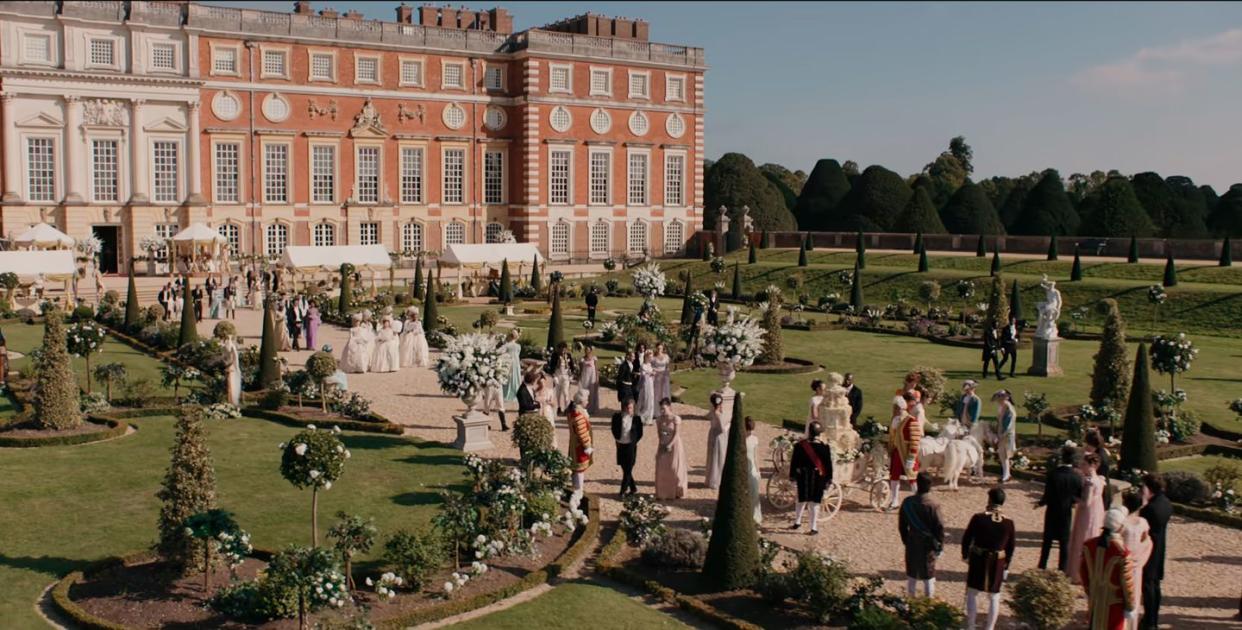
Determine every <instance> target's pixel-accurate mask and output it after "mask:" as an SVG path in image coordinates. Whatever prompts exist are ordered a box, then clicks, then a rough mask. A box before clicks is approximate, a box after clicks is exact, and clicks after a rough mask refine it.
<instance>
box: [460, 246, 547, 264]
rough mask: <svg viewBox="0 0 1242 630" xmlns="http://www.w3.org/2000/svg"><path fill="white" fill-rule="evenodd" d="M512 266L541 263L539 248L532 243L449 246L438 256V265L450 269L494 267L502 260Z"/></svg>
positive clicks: (541, 257)
mask: <svg viewBox="0 0 1242 630" xmlns="http://www.w3.org/2000/svg"><path fill="white" fill-rule="evenodd" d="M506 259H508V261H509V262H510V263H512V264H518V263H523V262H529V261H532V260H538V261H541V262H542V261H543V256H540V255H539V248H537V247H535V245H534V244H532V243H488V244H486V245H449V246H448V247H447V248H446V249H445V250H444V253H443V254H441V255H440V260H439V262H440V264H442V265H446V266H450V267H485V266H496V267H499V266H500V263H501V262H503V261H504V260H506Z"/></svg>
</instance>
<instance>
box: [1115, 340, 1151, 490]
mask: <svg viewBox="0 0 1242 630" xmlns="http://www.w3.org/2000/svg"><path fill="white" fill-rule="evenodd" d="M1157 465H1158V464H1157V463H1156V414H1155V412H1154V410H1153V408H1152V400H1151V370H1150V368H1149V367H1148V359H1147V343H1146V342H1143V343H1140V344H1139V347H1138V351H1137V354H1135V355H1134V379H1133V380H1132V381H1131V383H1130V403H1129V404H1128V405H1126V418H1125V423H1124V424H1123V425H1122V437H1121V469H1122V470H1143V471H1146V472H1155V471H1156V468H1157Z"/></svg>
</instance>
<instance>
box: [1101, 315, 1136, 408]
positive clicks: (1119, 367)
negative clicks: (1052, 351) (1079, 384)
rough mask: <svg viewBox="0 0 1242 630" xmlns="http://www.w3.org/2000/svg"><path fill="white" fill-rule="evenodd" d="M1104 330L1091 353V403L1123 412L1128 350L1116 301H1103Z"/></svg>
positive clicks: (1128, 373) (1127, 395)
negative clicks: (1092, 355)
mask: <svg viewBox="0 0 1242 630" xmlns="http://www.w3.org/2000/svg"><path fill="white" fill-rule="evenodd" d="M1102 304H1103V307H1104V309H1105V311H1106V312H1105V315H1104V331H1103V333H1102V334H1101V335H1100V347H1099V349H1098V350H1096V353H1095V359H1094V360H1095V363H1094V366H1093V368H1092V370H1091V404H1092V405H1096V406H1099V405H1103V404H1105V403H1106V402H1107V404H1108V405H1109V406H1111V407H1112V408H1113V409H1116V410H1117V411H1119V412H1120V411H1124V410H1125V409H1124V407H1123V405H1124V404H1126V401H1127V400H1128V399H1129V398H1130V376H1131V369H1132V367H1131V365H1130V351H1129V349H1128V348H1127V347H1126V323H1125V320H1123V319H1122V318H1121V309H1119V308H1118V307H1117V301H1116V300H1114V299H1112V298H1105V299H1104V300H1103V302H1102Z"/></svg>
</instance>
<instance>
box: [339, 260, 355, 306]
mask: <svg viewBox="0 0 1242 630" xmlns="http://www.w3.org/2000/svg"><path fill="white" fill-rule="evenodd" d="M353 268H354V266H353V265H351V264H349V263H341V295H340V296H339V297H337V299H336V310H337V312H339V313H340V314H341V317H348V316H349V309H350V302H351V300H352V299H353V295H354V274H353Z"/></svg>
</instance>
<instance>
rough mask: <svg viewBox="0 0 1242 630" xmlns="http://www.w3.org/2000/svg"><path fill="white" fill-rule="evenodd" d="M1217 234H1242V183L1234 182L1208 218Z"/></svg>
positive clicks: (1214, 232) (1214, 206) (1209, 223)
mask: <svg viewBox="0 0 1242 630" xmlns="http://www.w3.org/2000/svg"><path fill="white" fill-rule="evenodd" d="M1208 225H1209V226H1211V228H1212V233H1213V234H1215V235H1217V236H1235V237H1236V236H1242V184H1234V185H1232V186H1230V187H1229V190H1227V191H1225V194H1223V195H1221V196H1220V199H1218V200H1217V201H1216V203H1215V204H1214V205H1213V207H1212V214H1211V215H1210V217H1209V219H1208Z"/></svg>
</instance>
